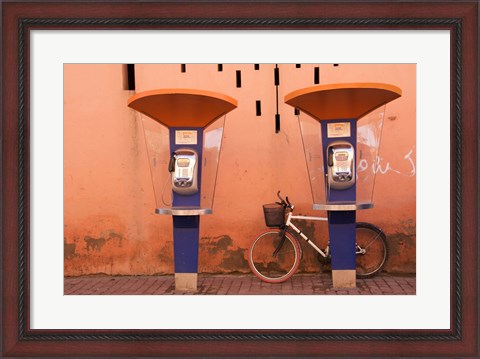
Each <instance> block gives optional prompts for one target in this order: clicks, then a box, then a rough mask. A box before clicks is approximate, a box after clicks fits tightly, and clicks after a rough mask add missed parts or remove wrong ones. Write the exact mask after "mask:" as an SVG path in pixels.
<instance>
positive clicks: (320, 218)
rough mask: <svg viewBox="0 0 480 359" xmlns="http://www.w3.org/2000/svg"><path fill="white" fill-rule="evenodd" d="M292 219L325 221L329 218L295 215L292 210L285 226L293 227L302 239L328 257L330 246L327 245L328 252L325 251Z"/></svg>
mask: <svg viewBox="0 0 480 359" xmlns="http://www.w3.org/2000/svg"><path fill="white" fill-rule="evenodd" d="M292 210H293V208H292ZM292 219H306V220H310V221H325V222H327V221H328V218H325V217H309V216H294V215H293V214H292V212H290V213H288V215H287V220H286V222H285V227H290V228H292V229H293V230H294V231H295V232H296V233H297V234H298V235H299V236H300V237H301V238H302V239H304V240H305V242H307V243H308V244H310V245H311V246H312V247H313V249H315V250H316V251H317V252H318V253H320V255H321V256H323V257H325V258H326V257H328V248H329V247H328V246H327V248H326V252H327V253H324V252H323V251H322V250H321V249H320V248H318V247H317V246H316V244H315V243H313V242H312V241H311V240H310V239H308V237H307V236H306V235H305V234H304V233H303V232H302V231H301V230H299V229H298V228H297V227H296V226H295V225H294V224H293V223H292V221H291V220H292Z"/></svg>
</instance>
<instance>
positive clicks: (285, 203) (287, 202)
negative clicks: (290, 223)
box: [277, 191, 293, 209]
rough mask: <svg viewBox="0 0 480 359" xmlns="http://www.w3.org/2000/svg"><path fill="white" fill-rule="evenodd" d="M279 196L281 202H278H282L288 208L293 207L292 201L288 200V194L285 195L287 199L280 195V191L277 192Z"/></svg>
mask: <svg viewBox="0 0 480 359" xmlns="http://www.w3.org/2000/svg"><path fill="white" fill-rule="evenodd" d="M277 197H278V198H280V203H279V202H277V203H278V204H281V205H282V206H285V207H287V208H292V209H293V205H292V204H291V203H290V201H289V200H288V196H286V197H285V199H283V197H282V196H280V191H278V192H277Z"/></svg>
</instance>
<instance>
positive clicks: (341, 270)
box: [320, 119, 357, 288]
mask: <svg viewBox="0 0 480 359" xmlns="http://www.w3.org/2000/svg"><path fill="white" fill-rule="evenodd" d="M338 123H340V124H345V123H347V124H348V126H350V130H349V131H348V136H342V137H340V136H334V137H329V136H328V126H329V124H330V126H334V125H335V124H338ZM320 124H321V126H322V127H321V129H322V144H323V155H324V173H325V175H327V173H328V167H327V166H328V164H327V161H328V153H327V149H328V147H329V145H330V144H332V143H334V142H339V141H342V142H348V143H349V144H351V145H352V146H353V149H354V154H355V153H356V144H357V122H356V120H355V119H341V120H326V121H321V122H320ZM354 157H355V156H354ZM354 168H355V175H356V164H355V163H354ZM326 192H327V193H326V198H327V203H328V204H336V203H338V204H342V203H343V204H344V203H346V202H347V203H348V202H350V203H355V201H356V183H354V184H353V185H352V186H351V187H349V188H345V189H335V188H331V187H329V186H328V185H327V186H326ZM327 213H328V232H329V238H330V250H331V256H332V280H333V286H334V287H337V288H354V287H355V286H356V255H355V242H356V212H355V211H327Z"/></svg>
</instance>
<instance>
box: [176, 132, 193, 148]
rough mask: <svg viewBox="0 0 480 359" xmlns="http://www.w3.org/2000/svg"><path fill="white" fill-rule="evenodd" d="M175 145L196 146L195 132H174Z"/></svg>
mask: <svg viewBox="0 0 480 359" xmlns="http://www.w3.org/2000/svg"><path fill="white" fill-rule="evenodd" d="M175 144H176V145H196V144H197V131H175Z"/></svg>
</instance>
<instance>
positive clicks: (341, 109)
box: [285, 83, 402, 120]
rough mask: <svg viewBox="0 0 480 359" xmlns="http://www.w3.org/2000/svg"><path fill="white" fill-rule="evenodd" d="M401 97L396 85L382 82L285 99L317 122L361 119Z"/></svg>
mask: <svg viewBox="0 0 480 359" xmlns="http://www.w3.org/2000/svg"><path fill="white" fill-rule="evenodd" d="M400 96H402V90H401V89H399V88H398V87H396V86H393V85H388V84H381V83H345V84H329V85H320V86H313V87H308V88H304V89H300V90H297V91H293V92H291V93H289V94H288V95H286V96H285V102H286V103H287V104H289V105H290V106H293V107H295V108H298V109H299V110H301V111H303V112H305V113H307V114H309V115H310V116H312V117H314V118H315V119H317V120H333V119H347V118H354V119H357V120H358V119H359V118H361V117H363V116H365V115H366V114H367V113H369V112H371V111H373V110H375V109H376V108H378V107H380V106H382V105H384V104H386V103H388V102H390V101H392V100H395V99H396V98H398V97H400Z"/></svg>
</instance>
